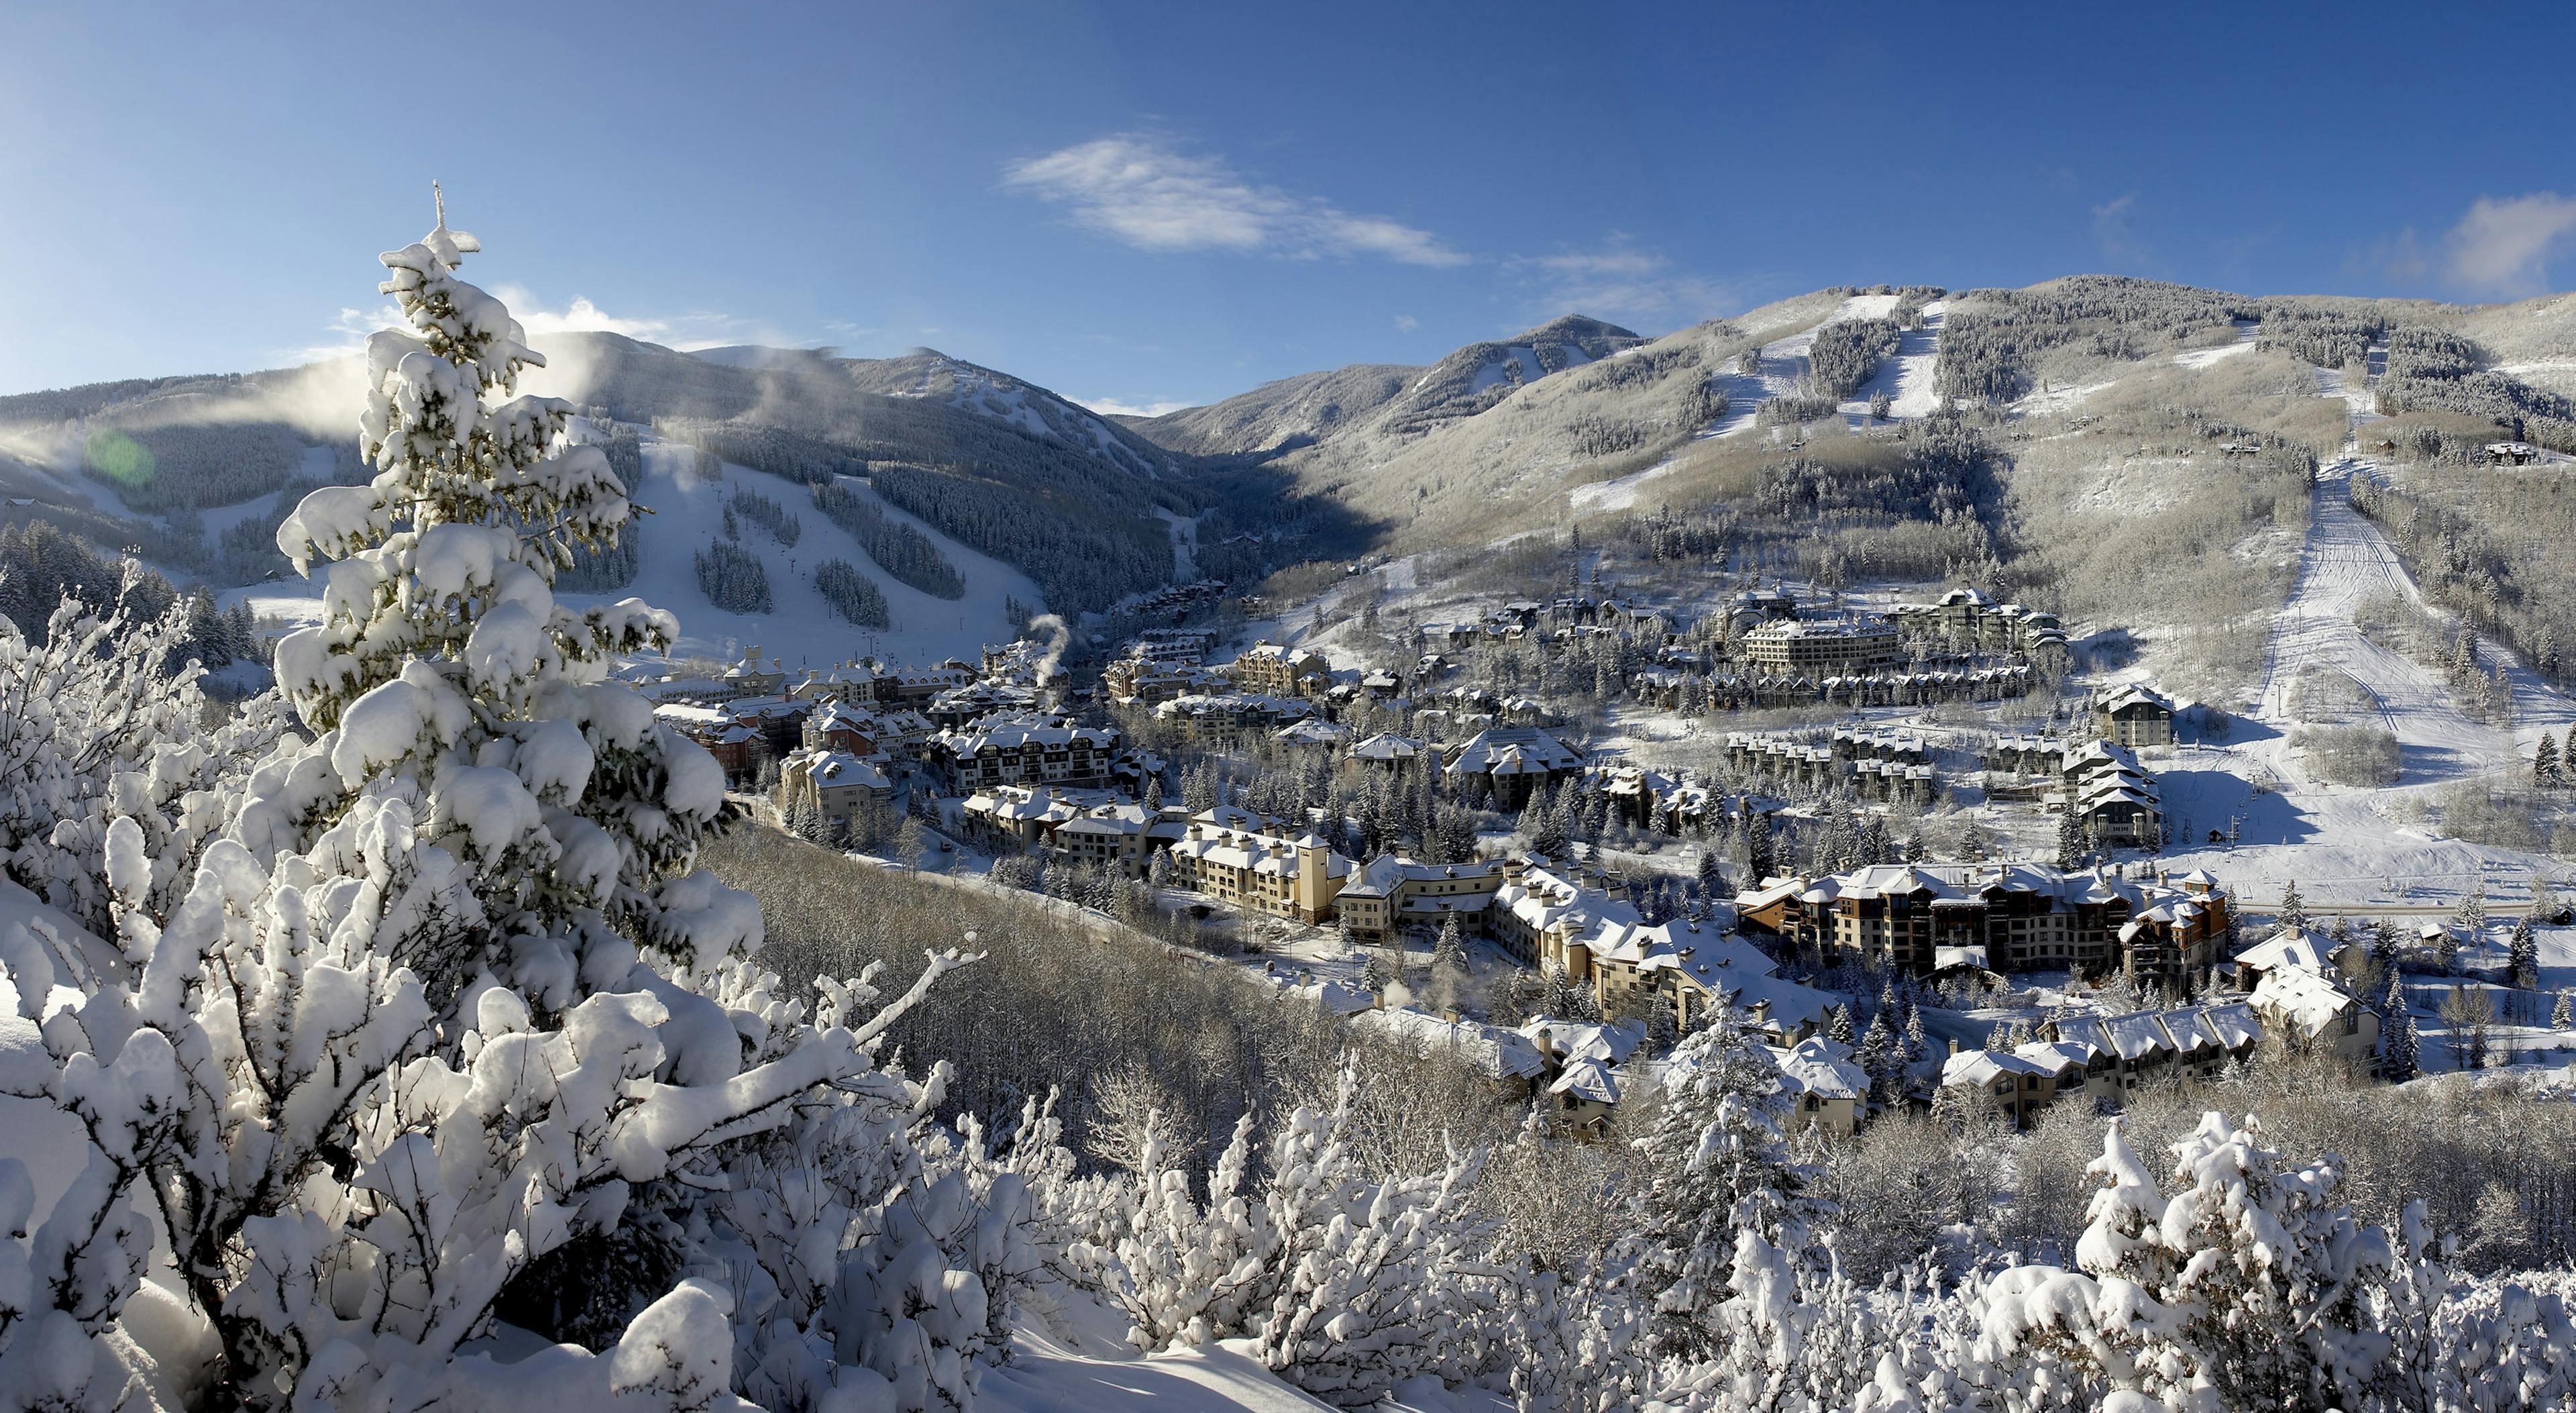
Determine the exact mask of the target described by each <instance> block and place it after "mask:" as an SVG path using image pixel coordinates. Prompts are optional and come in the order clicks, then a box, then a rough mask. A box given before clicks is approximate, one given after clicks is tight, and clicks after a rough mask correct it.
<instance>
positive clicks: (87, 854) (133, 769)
mask: <svg viewBox="0 0 2576 1413" xmlns="http://www.w3.org/2000/svg"><path fill="white" fill-rule="evenodd" d="M140 572H141V570H140V569H139V567H138V566H136V565H134V564H133V563H132V562H131V561H129V562H128V563H127V566H126V574H127V579H128V582H129V583H131V582H132V581H133V579H134V577H135V576H136V575H137V574H139V573H140ZM115 598H116V601H117V602H119V603H124V602H127V601H128V600H129V596H128V595H125V594H118V595H116V596H115ZM188 613H189V610H188V605H187V601H185V600H180V601H178V602H175V603H173V604H172V605H171V607H170V609H169V610H168V611H167V612H165V613H163V614H162V615H161V616H159V617H158V618H149V619H141V620H136V619H133V618H130V617H129V616H128V615H127V613H126V612H125V611H124V610H123V609H116V610H111V611H107V612H97V611H94V610H92V609H91V608H89V607H87V606H85V605H84V604H83V603H81V602H80V601H79V600H78V599H74V598H69V597H66V598H64V599H63V600H62V601H61V602H60V604H58V605H57V606H56V607H55V609H54V610H53V613H52V617H51V620H50V621H49V622H48V623H47V624H46V628H45V634H44V637H43V638H42V639H41V640H39V641H34V642H31V641H29V640H28V639H27V638H26V637H25V636H24V635H22V634H21V633H20V632H19V631H18V628H17V625H16V624H15V623H13V622H11V621H10V620H8V619H7V618H5V617H0V876H5V877H7V878H8V879H9V880H11V881H12V882H15V883H18V884H21V885H23V886H25V887H26V888H27V889H28V891H30V892H33V893H35V894H36V895H37V896H39V897H41V898H43V899H44V900H45V901H46V902H48V903H50V904H52V905H53V906H55V907H58V908H61V909H62V910H63V911H65V912H67V913H70V914H71V915H72V916H73V917H74V918H76V919H78V920H79V921H80V922H81V923H83V924H84V925H86V926H88V927H89V928H91V929H93V930H96V931H106V930H107V929H109V928H110V927H111V926H112V925H113V924H112V923H111V921H110V920H109V917H108V887H107V882H106V846H107V827H108V824H109V822H110V821H112V820H114V819H117V818H128V819H132V820H134V821H135V822H136V823H137V824H138V825H139V826H140V827H141V828H142V830H143V833H144V844H145V846H146V849H147V851H148V854H149V856H150V858H151V860H152V868H153V875H152V880H151V883H150V886H149V888H148V889H147V892H146V896H145V906H146V907H147V908H148V909H149V910H150V911H151V912H152V913H153V914H154V915H156V916H159V915H165V914H166V913H167V911H168V909H169V907H170V905H172V904H173V903H175V902H176V901H177V894H178V893H179V891H180V890H181V889H182V888H184V886H185V884H186V879H187V875H188V872H189V869H190V865H191V864H192V863H193V862H194V860H195V858H196V856H197V854H198V852H199V851H200V850H201V849H202V848H203V846H204V845H205V844H206V843H207V842H209V841H211V840H212V839H213V838H214V836H215V835H216V834H217V833H218V832H219V831H220V830H221V829H222V828H223V825H224V822H225V819H226V815H227V800H228V796H229V795H230V794H231V793H232V792H234V791H235V790H236V789H238V787H239V786H240V784H241V781H242V778H243V777H244V776H245V775H246V774H248V772H249V770H250V767H251V766H252V765H253V764H254V763H256V762H257V761H258V760H259V759H260V758H261V757H263V756H264V755H266V754H267V753H268V752H269V751H270V750H271V749H272V748H274V747H275V746H276V745H277V743H278V741H279V739H280V738H281V736H283V735H284V729H285V725H286V722H285V716H284V714H283V713H282V712H281V711H280V710H278V707H277V701H276V699H275V698H274V697H255V698H252V699H250V700H249V701H247V702H245V703H244V704H243V705H242V708H241V709H240V710H239V711H237V712H234V713H232V714H230V715H228V716H227V717H226V718H225V719H224V720H223V721H222V722H221V723H220V724H217V725H215V726H213V727H211V728H209V727H208V726H207V725H206V724H205V710H206V700H205V695H204V693H203V692H201V691H200V690H199V689H198V682H199V679H200V678H201V677H202V676H203V673H202V672H201V671H200V670H199V668H198V667H197V665H196V664H195V663H194V662H189V661H184V660H181V659H180V658H179V654H178V647H179V645H180V644H181V643H183V642H185V641H186V640H187V638H188V635H189V621H188Z"/></svg>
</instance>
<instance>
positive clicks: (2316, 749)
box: [2290, 724, 2398, 789]
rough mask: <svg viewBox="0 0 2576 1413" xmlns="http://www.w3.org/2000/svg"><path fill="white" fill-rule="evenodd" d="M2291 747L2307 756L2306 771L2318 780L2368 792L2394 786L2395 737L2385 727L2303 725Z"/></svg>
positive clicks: (2396, 763) (2396, 759) (2294, 734)
mask: <svg viewBox="0 0 2576 1413" xmlns="http://www.w3.org/2000/svg"><path fill="white" fill-rule="evenodd" d="M2290 744H2291V745H2293V746H2296V747H2298V748H2299V749H2300V750H2301V751H2304V752H2305V753H2306V759H2307V764H2308V769H2309V770H2310V771H2311V772H2313V773H2314V774H2315V775H2316V776H2317V778H2319V779H2321V780H2327V781H2331V782H2333V783H2334V784H2337V785H2359V786H2365V787H2368V788H2371V789H2380V788H2384V787H2386V786H2390V785H2394V784H2396V783H2397V772H2398V750H2397V737H2396V734H2395V733H2393V732H2391V731H2390V730H2389V729H2388V728H2387V727H2385V726H2378V725H2370V724H2361V725H2353V726H2303V727H2300V728H2299V729H2298V730H2297V731H2294V732H2292V733H2291V736H2290Z"/></svg>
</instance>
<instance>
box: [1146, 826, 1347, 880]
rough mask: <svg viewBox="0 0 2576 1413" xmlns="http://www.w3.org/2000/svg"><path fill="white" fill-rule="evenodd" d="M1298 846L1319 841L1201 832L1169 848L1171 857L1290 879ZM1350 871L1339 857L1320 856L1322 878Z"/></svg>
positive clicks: (1316, 845) (1311, 845)
mask: <svg viewBox="0 0 2576 1413" xmlns="http://www.w3.org/2000/svg"><path fill="white" fill-rule="evenodd" d="M1310 841H1311V842H1310ZM1301 845H1303V846H1305V847H1308V848H1321V847H1322V845H1323V841H1322V840H1320V839H1316V838H1315V836H1313V835H1311V834H1309V835H1307V836H1306V837H1305V838H1304V839H1300V840H1296V841H1294V842H1292V841H1290V840H1286V839H1282V838H1280V837H1278V836H1277V835H1275V834H1255V833H1252V832H1250V831H1248V830H1243V831H1238V830H1203V831H1201V833H1200V835H1199V837H1198V838H1195V839H1183V840H1181V841H1180V842H1179V843H1176V844H1174V845H1172V855H1173V857H1175V858H1184V859H1189V860H1192V861H1194V862H1198V863H1208V864H1216V865H1218V866H1220V867H1224V868H1232V869H1240V870H1243V871H1245V872H1250V873H1266V874H1272V875H1275V876H1278V877H1282V878H1293V877H1295V876H1297V872H1298V863H1297V853H1298V849H1299V847H1300V846H1301ZM1351 867H1352V865H1351V861H1350V860H1349V859H1346V858H1344V857H1342V856H1341V855H1339V854H1336V853H1332V852H1329V851H1327V852H1326V853H1325V855H1324V874H1325V876H1326V877H1328V878H1341V877H1346V876H1348V875H1349V873H1350V871H1351Z"/></svg>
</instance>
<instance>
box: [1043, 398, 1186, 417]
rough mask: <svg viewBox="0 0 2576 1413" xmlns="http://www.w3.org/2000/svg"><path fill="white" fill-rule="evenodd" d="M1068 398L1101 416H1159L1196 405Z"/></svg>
mask: <svg viewBox="0 0 2576 1413" xmlns="http://www.w3.org/2000/svg"><path fill="white" fill-rule="evenodd" d="M1068 400H1069V401H1072V402H1074V403H1077V404H1079V405H1081V406H1083V407H1087V408H1090V409H1091V410H1092V411H1094V412H1097V413H1099V414H1100V415H1101V416H1103V417H1160V416H1162V415H1163V414H1164V413H1166V412H1178V411H1180V410H1181V409H1182V408H1184V407H1196V406H1198V404H1197V403H1194V402H1129V401H1127V400H1126V399H1125V398H1117V397H1077V398H1071V399H1068Z"/></svg>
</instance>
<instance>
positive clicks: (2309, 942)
mask: <svg viewBox="0 0 2576 1413" xmlns="http://www.w3.org/2000/svg"><path fill="white" fill-rule="evenodd" d="M2334 953H2335V946H2334V939H2332V938H2330V937H2326V936H2324V935H2322V934H2320V933H2317V932H2313V931H2310V930H2308V929H2306V928H2298V927H2284V928H2282V929H2280V930H2279V931H2277V932H2275V933H2273V934H2272V935H2271V936H2269V937H2266V938H2264V939H2263V940H2262V941H2260V942H2257V943H2255V944H2254V945H2253V946H2251V947H2248V948H2246V949H2245V950H2244V951H2242V952H2239V953H2237V954H2236V964H2237V965H2238V966H2241V967H2245V968H2247V969H2249V970H2252V971H2270V970H2272V969H2273V968H2275V967H2297V968H2298V969H2299V970H2301V971H2311V972H2315V973H2316V974H2317V975H2319V976H2332V975H2334V974H2335V963H2334Z"/></svg>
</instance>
